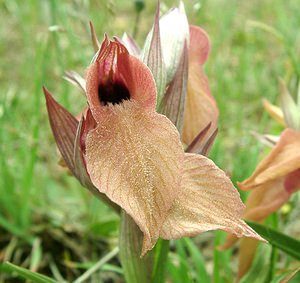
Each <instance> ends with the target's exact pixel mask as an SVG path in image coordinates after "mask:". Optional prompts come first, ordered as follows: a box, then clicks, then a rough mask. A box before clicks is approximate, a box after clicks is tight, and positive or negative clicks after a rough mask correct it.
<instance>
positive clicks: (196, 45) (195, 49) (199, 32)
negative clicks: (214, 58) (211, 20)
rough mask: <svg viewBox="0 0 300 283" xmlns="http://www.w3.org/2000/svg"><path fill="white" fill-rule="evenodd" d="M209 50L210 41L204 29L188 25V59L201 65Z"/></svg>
mask: <svg viewBox="0 0 300 283" xmlns="http://www.w3.org/2000/svg"><path fill="white" fill-rule="evenodd" d="M209 51H210V41H209V37H208V34H207V33H206V31H205V30H203V29H202V28H200V27H197V26H192V25H190V49H189V55H190V59H191V60H192V61H196V62H197V63H199V64H200V65H203V64H204V63H205V62H206V60H207V57H208V54H209Z"/></svg>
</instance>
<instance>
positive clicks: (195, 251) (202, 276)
mask: <svg viewBox="0 0 300 283" xmlns="http://www.w3.org/2000/svg"><path fill="white" fill-rule="evenodd" d="M183 242H184V243H185V245H186V248H187V250H188V252H189V254H190V255H191V258H192V260H193V264H194V266H195V268H196V271H197V276H196V282H201V283H209V282H211V280H210V278H209V275H208V273H207V271H206V268H205V261H204V259H203V256H202V254H201V252H200V251H199V248H198V247H197V246H196V245H195V244H194V242H193V241H192V240H191V239H189V238H185V239H183Z"/></svg>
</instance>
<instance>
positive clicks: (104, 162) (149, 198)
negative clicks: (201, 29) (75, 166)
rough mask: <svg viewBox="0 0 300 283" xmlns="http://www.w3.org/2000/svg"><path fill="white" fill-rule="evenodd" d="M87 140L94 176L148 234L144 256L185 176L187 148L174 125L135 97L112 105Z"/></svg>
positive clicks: (145, 237)
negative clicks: (138, 101) (145, 107)
mask: <svg viewBox="0 0 300 283" xmlns="http://www.w3.org/2000/svg"><path fill="white" fill-rule="evenodd" d="M107 108H109V110H108V111H107V116H106V117H105V119H104V118H103V119H102V121H101V123H99V124H98V126H97V128H96V129H95V130H93V131H91V132H90V133H89V134H88V137H87V140H86V163H87V169H88V172H89V175H90V177H91V180H92V182H93V183H94V185H95V186H96V187H97V188H98V189H99V191H101V192H103V193H105V194H106V195H107V196H108V197H109V198H110V199H111V200H112V201H113V202H115V203H117V204H118V205H119V206H121V207H122V208H123V209H124V210H125V211H126V212H127V213H128V214H129V215H130V216H131V217H132V218H133V219H134V221H135V222H136V223H137V225H138V226H139V227H140V229H141V230H142V232H143V233H144V243H143V250H142V255H143V254H145V253H146V252H147V251H148V250H150V249H151V248H152V247H153V245H154V244H155V242H156V241H157V239H158V237H159V231H160V228H161V226H162V224H163V222H164V220H165V218H166V217H167V214H168V211H169V210H170V208H171V206H172V204H173V202H174V199H175V198H176V194H177V192H178V186H179V182H180V176H181V164H182V161H183V154H184V153H183V149H182V146H181V143H180V139H179V134H178V132H177V130H176V128H175V126H174V125H173V124H172V123H171V122H170V121H169V120H168V119H167V118H166V117H165V116H163V115H160V114H157V113H156V112H155V111H148V110H147V111H145V110H144V109H143V108H141V107H139V105H138V103H136V102H135V101H125V102H123V103H122V104H120V105H110V106H107Z"/></svg>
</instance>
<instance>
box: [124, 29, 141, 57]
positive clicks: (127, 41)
mask: <svg viewBox="0 0 300 283" xmlns="http://www.w3.org/2000/svg"><path fill="white" fill-rule="evenodd" d="M122 42H123V43H124V45H125V46H126V48H127V50H128V51H129V53H130V54H131V55H133V56H135V57H139V56H140V54H141V49H140V48H139V46H138V45H137V43H136V42H135V40H134V39H133V38H132V37H131V36H130V35H129V34H128V33H126V32H125V33H124V34H123V36H122Z"/></svg>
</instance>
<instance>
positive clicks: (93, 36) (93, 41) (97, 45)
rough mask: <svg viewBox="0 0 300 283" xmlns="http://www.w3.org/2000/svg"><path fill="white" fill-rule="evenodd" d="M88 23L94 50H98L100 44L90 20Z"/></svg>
mask: <svg viewBox="0 0 300 283" xmlns="http://www.w3.org/2000/svg"><path fill="white" fill-rule="evenodd" d="M89 24H90V31H91V39H92V43H93V47H94V51H95V52H97V51H98V50H99V47H100V44H99V41H98V39H97V35H96V31H95V28H94V25H93V23H92V21H89Z"/></svg>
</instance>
